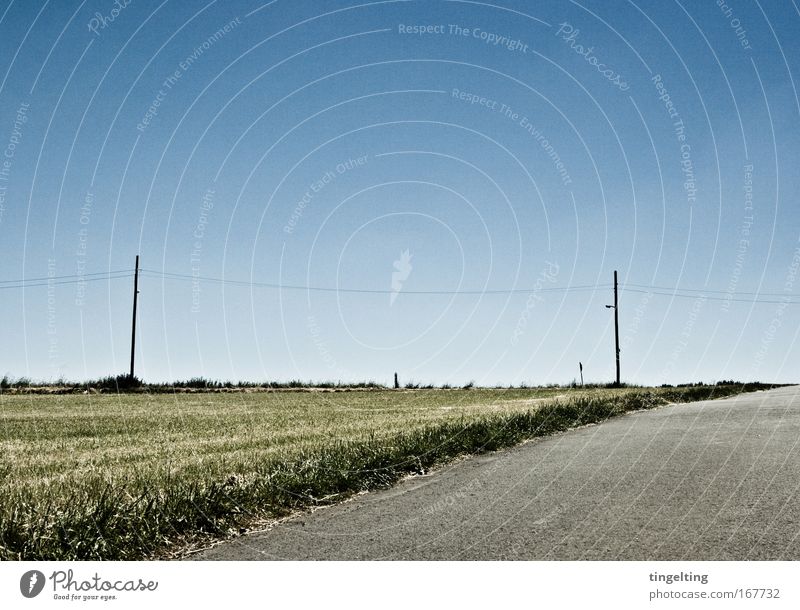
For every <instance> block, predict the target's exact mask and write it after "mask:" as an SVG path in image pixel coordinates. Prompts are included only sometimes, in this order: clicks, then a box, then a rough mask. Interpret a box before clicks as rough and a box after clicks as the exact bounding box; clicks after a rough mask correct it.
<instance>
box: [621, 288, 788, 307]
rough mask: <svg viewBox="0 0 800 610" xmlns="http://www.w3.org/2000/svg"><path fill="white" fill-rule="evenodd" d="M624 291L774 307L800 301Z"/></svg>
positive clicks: (636, 290)
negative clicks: (761, 304) (763, 304)
mask: <svg viewBox="0 0 800 610" xmlns="http://www.w3.org/2000/svg"><path fill="white" fill-rule="evenodd" d="M625 290H626V291H627V292H639V293H642V294H657V295H660V296H665V297H678V298H683V299H700V298H702V299H705V300H707V301H733V302H735V303H765V304H769V303H774V304H776V305H780V304H782V303H786V304H788V305H800V301H793V300H792V299H789V298H788V297H786V298H783V299H781V300H767V299H735V298H733V296H731V297H730V298H728V297H715V296H706V295H705V294H702V293H701V294H680V293H678V292H660V291H657V290H638V289H636V288H626V289H625ZM728 294H730V295H735V294H748V293H745V292H742V293H728ZM749 294H755V293H749ZM773 294H774V293H773ZM775 296H777V295H775Z"/></svg>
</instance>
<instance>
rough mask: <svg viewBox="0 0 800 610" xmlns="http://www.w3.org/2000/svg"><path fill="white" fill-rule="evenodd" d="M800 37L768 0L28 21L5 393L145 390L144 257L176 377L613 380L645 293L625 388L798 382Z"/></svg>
mask: <svg viewBox="0 0 800 610" xmlns="http://www.w3.org/2000/svg"><path fill="white" fill-rule="evenodd" d="M798 34H800V13H798V10H797V7H796V6H795V3H794V2H764V1H763V0H753V1H752V2H751V1H743V0H727V3H724V2H716V1H713V0H708V1H705V2H686V1H682V2H679V1H677V0H669V1H666V2H639V1H627V2H626V1H622V0H615V1H612V2H566V1H564V2H562V1H558V2H555V1H553V2H525V1H522V0H497V1H496V2H478V1H474V2H473V1H467V0H452V1H449V0H442V1H433V0H431V1H392V0H386V1H382V2H366V1H361V0H359V1H355V0H336V1H325V2H323V1H311V0H308V1H306V0H297V1H292V0H275V1H273V2H268V1H264V0H248V1H230V2H221V1H210V2H204V1H198V2H194V1H192V2H177V1H173V0H165V1H163V2H161V1H159V0H154V1H146V0H127V3H126V2H125V0H119V1H118V2H117V3H114V2H112V1H111V0H102V1H101V0H85V1H83V2H81V1H79V0H74V1H55V0H50V1H40V0H32V1H28V0H17V1H13V0H12V1H10V2H9V1H8V0H6V1H5V2H2V4H0V155H2V157H1V158H0V204H2V208H1V209H0V239H1V240H2V257H1V258H0V260H1V261H2V269H1V270H0V281H2V284H0V320H2V325H0V345H2V348H1V350H0V354H1V355H0V374H8V375H9V376H12V377H21V376H28V377H31V378H34V379H40V380H51V379H56V378H59V377H64V378H67V379H76V380H77V379H84V378H91V377H97V376H101V375H105V374H110V373H121V372H126V371H127V369H128V360H129V351H130V323H131V300H132V291H133V286H132V277H131V270H132V268H133V265H134V257H135V256H136V255H137V254H140V255H141V267H142V269H143V270H144V271H142V274H141V277H140V297H139V314H138V328H137V374H138V375H139V376H141V377H143V378H144V379H146V380H150V381H157V380H171V379H178V378H188V377H191V376H196V375H203V376H206V377H211V378H218V379H251V380H264V379H277V380H287V379H294V378H300V379H304V380H308V379H314V380H325V379H329V380H341V381H357V380H366V379H370V380H375V381H379V382H383V383H390V381H391V375H392V373H393V372H394V371H397V372H398V373H399V375H400V380H401V382H407V381H412V380H413V381H417V382H420V383H429V382H433V383H453V384H456V383H459V384H460V383H465V382H467V381H470V380H472V381H474V382H476V383H479V384H495V383H503V384H508V383H513V384H518V383H520V382H526V383H534V384H538V383H550V382H553V383H564V382H569V381H571V380H573V379H575V378H577V377H578V374H579V373H578V362H582V363H583V365H584V374H585V377H586V380H587V381H609V380H612V379H613V376H614V324H613V311H612V310H611V309H607V308H606V307H605V305H608V304H611V303H612V301H613V291H612V277H613V272H614V270H618V272H619V281H620V307H619V314H620V340H621V344H622V352H621V358H622V378H623V380H624V381H629V382H634V383H642V384H660V383H677V382H682V381H690V380H691V381H696V380H704V381H713V380H718V379H729V378H735V379H741V380H746V379H748V380H749V379H759V380H762V381H777V382H790V381H798V380H800V369H799V368H798V363H799V362H800V347H798V346H799V345H800V344H799V343H798V331H799V330H800V294H799V293H800V273H799V272H798V266H799V265H800V249H799V248H800V241H798V236H799V235H800V209H799V208H798V195H799V194H800V183H799V182H798V166H799V165H800V101H798V91H797V90H798V83H797V82H796V81H797V79H798V76H800V72H798V58H800V36H798ZM667 96H668V97H667ZM117 271H121V272H123V273H121V274H119V275H120V276H121V277H116V276H115V277H111V278H109V277H108V273H109V272H117ZM38 278H42V279H38ZM23 279H24V280H28V285H26V286H23V285H22V284H21V283H20V281H19V280H23ZM219 279H224V280H226V282H225V283H221V282H219V281H216V280H219ZM275 285H283V286H284V288H280V289H279V288H276V287H275ZM291 287H294V288H291ZM298 287H299V288H298ZM303 287H313V288H325V289H330V290H307V289H304V288H303ZM358 291H361V292H358ZM508 291H518V292H508ZM431 292H435V293H436V294H430V293H431ZM426 293H427V294H426Z"/></svg>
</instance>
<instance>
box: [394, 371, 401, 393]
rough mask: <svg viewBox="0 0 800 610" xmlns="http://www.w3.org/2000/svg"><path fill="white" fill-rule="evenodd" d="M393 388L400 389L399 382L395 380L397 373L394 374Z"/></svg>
mask: <svg viewBox="0 0 800 610" xmlns="http://www.w3.org/2000/svg"><path fill="white" fill-rule="evenodd" d="M394 389H395V390H398V389H400V382H399V381H398V380H397V373H395V374H394Z"/></svg>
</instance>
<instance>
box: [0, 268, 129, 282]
mask: <svg viewBox="0 0 800 610" xmlns="http://www.w3.org/2000/svg"><path fill="white" fill-rule="evenodd" d="M117 273H133V269H120V270H118V271H98V272H96V273H76V274H74V275H53V276H47V277H24V278H21V279H18V280H0V284H19V283H27V282H45V281H50V280H63V279H69V278H85V277H93V276H99V275H106V276H107V275H115V274H117Z"/></svg>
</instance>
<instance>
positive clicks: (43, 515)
mask: <svg viewBox="0 0 800 610" xmlns="http://www.w3.org/2000/svg"><path fill="white" fill-rule="evenodd" d="M119 383H120V380H119V378H111V380H107V381H106V387H118V386H119ZM188 383H198V382H197V381H189V382H187V384H188ZM202 387H203V388H206V387H208V386H207V384H205V382H204V385H203V386H202ZM766 387H768V386H764V385H761V384H747V385H743V384H726V385H712V386H709V385H700V384H697V385H691V386H688V385H687V386H683V387H676V388H672V387H667V388H649V389H647V388H637V389H631V388H621V389H567V388H560V387H550V388H537V389H520V388H516V389H500V390H497V389H480V388H474V387H471V386H470V389H450V390H447V391H442V390H441V389H435V390H422V389H420V390H414V391H406V390H399V391H394V390H390V391H381V392H349V393H345V392H332V393H323V392H251V393H246V392H241V393H237V394H223V393H210V394H209V393H202V394H195V393H175V394H172V395H167V394H148V393H132V394H126V393H121V394H97V395H94V394H89V395H80V394H71V395H41V394H39V395H37V394H34V395H21V394H20V395H14V394H5V395H3V396H2V397H1V398H0V410H2V419H3V427H2V428H0V560H80V559H119V560H134V559H142V558H148V557H166V556H169V555H168V554H169V553H171V552H173V551H175V550H180V549H184V548H186V547H187V545H191V544H196V543H199V542H203V541H208V540H211V539H214V538H220V537H226V536H230V535H235V534H236V533H237V532H239V531H240V528H247V527H250V526H252V525H253V524H258V523H263V522H264V521H265V520H269V519H274V518H277V517H280V516H283V515H287V514H290V513H291V512H293V511H297V510H301V509H304V508H307V507H313V506H319V505H323V504H330V503H332V502H337V501H339V500H341V499H343V498H346V497H347V496H349V495H351V494H353V493H355V492H358V491H362V490H370V489H376V488H380V487H386V486H388V485H391V484H393V483H394V482H396V481H397V480H398V479H400V478H401V477H403V476H405V475H407V474H412V473H421V472H425V471H426V470H428V469H430V468H432V467H435V466H437V465H440V464H443V463H446V462H448V461H449V460H452V459H454V458H456V457H458V456H460V455H464V454H470V453H477V452H483V451H493V450H496V449H500V448H502V447H508V446H511V445H514V444H516V443H519V442H521V441H523V440H525V439H527V438H531V437H536V436H543V435H546V434H551V433H553V432H558V431H561V430H566V429H567V428H570V427H573V426H578V425H582V424H588V423H593V422H600V421H602V420H604V419H607V418H609V417H612V416H614V415H618V414H621V413H624V412H626V411H631V410H634V409H649V408H652V407H656V406H659V405H663V404H666V403H667V402H671V401H674V402H685V401H690V400H699V399H706V398H718V397H723V396H729V395H732V394H737V393H739V392H743V391H753V390H758V389H764V388H766Z"/></svg>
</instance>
